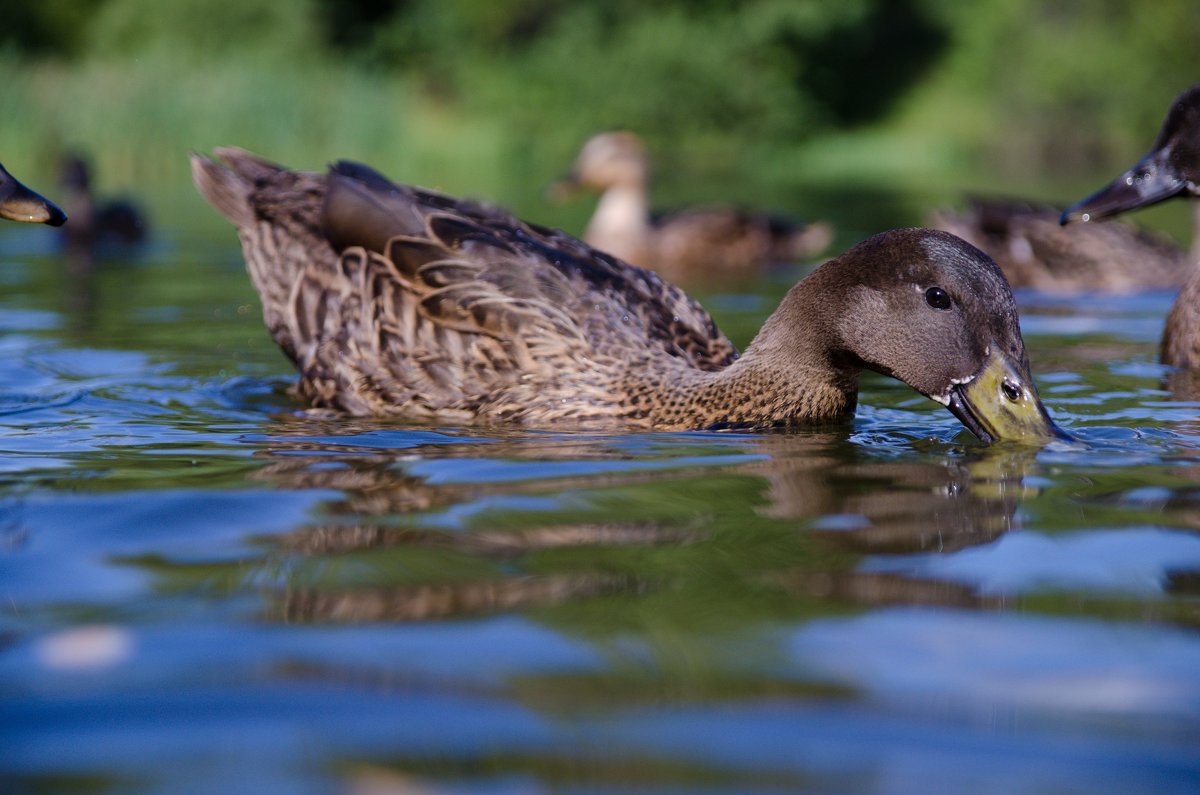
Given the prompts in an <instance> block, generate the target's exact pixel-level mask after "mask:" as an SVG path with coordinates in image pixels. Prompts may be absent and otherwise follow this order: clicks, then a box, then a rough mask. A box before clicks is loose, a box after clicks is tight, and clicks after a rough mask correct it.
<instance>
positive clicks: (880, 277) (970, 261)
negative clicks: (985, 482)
mask: <svg viewBox="0 0 1200 795" xmlns="http://www.w3.org/2000/svg"><path fill="white" fill-rule="evenodd" d="M813 278H816V279H817V281H818V286H819V288H820V289H821V291H822V292H823V293H825V294H826V295H828V296H829V298H830V299H832V300H827V301H825V302H824V305H823V306H822V307H820V308H818V309H817V310H816V311H818V312H820V313H822V314H823V315H824V317H823V318H822V319H821V320H820V327H823V328H825V329H830V328H832V330H833V331H832V336H833V339H834V342H833V344H832V346H831V347H830V350H831V352H832V353H831V355H832V358H833V359H834V361H835V362H837V361H838V360H840V366H841V367H843V368H866V369H869V370H874V371H876V372H880V373H883V374H885V375H890V376H892V377H894V378H897V379H899V380H901V381H903V382H904V383H906V384H908V385H909V386H911V387H912V388H913V389H915V390H917V391H918V392H920V393H921V394H923V395H925V396H926V397H929V398H932V399H933V400H935V401H937V402H938V403H941V404H942V405H943V406H945V407H946V408H948V409H949V410H950V412H951V413H953V414H954V416H956V417H957V418H958V419H959V420H960V421H961V422H962V424H963V425H964V426H966V428H967V430H969V431H971V433H973V434H975V436H977V437H979V439H980V440H982V441H983V442H985V443H991V442H996V441H1000V440H1027V441H1045V440H1048V439H1054V438H1068V439H1069V438H1070V437H1069V436H1067V435H1066V434H1065V433H1064V432H1063V431H1061V430H1059V428H1058V427H1057V426H1056V425H1055V424H1054V422H1053V421H1051V419H1050V416H1049V415H1048V414H1047V412H1046V409H1045V407H1044V406H1043V405H1042V402H1041V400H1040V399H1039V397H1038V393H1037V388H1036V387H1035V386H1034V383H1033V378H1032V376H1031V375H1030V370H1029V357H1028V355H1027V354H1026V352H1025V343H1024V341H1023V340H1022V338H1021V330H1020V327H1019V325H1018V315H1017V307H1016V303H1015V302H1014V300H1013V295H1012V290H1011V289H1009V285H1008V282H1007V281H1006V280H1005V278H1004V275H1003V274H1002V273H1001V272H1000V269H999V267H997V265H996V263H995V262H993V261H992V260H991V258H990V257H988V256H987V255H986V254H984V253H983V252H982V251H980V250H979V249H977V248H975V247H974V246H972V245H970V244H969V243H967V242H966V241H964V240H962V239H961V238H958V237H955V236H954V235H951V234H949V233H946V232H939V231H935V230H931V229H899V230H893V231H891V232H885V233H883V234H880V235H876V236H874V237H872V238H869V239H868V240H866V241H864V242H862V243H860V244H859V245H858V246H855V247H854V248H853V249H851V250H850V251H848V252H847V253H846V254H843V255H842V256H841V257H839V258H837V259H836V260H832V261H830V262H828V263H826V264H825V265H824V266H822V267H821V268H820V269H818V270H817V271H816V272H814V273H813V275H812V276H810V277H809V279H813ZM805 281H808V280H805ZM802 284H803V282H802ZM810 301H811V298H810ZM826 333H827V334H829V332H826Z"/></svg>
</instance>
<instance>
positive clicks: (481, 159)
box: [0, 0, 1200, 208]
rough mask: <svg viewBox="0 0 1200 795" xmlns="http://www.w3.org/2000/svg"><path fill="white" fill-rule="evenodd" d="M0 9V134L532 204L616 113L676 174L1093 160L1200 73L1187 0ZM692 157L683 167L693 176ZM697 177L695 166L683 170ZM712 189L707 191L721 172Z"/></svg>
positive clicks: (921, 169) (147, 171) (1086, 171)
mask: <svg viewBox="0 0 1200 795" xmlns="http://www.w3.org/2000/svg"><path fill="white" fill-rule="evenodd" d="M6 15H7V19H6V24H5V26H3V28H2V29H0V73H2V74H3V75H4V77H5V81H4V82H5V91H3V92H0V157H2V158H3V159H4V160H6V161H7V162H9V163H10V165H13V166H14V167H18V166H17V164H18V163H20V166H19V169H18V170H19V172H20V173H22V174H25V175H30V176H31V178H32V176H36V175H37V174H38V172H39V170H40V171H42V172H48V171H49V170H50V169H51V167H52V166H51V164H52V162H53V158H54V156H55V154H56V152H57V151H59V150H60V149H61V148H64V147H66V146H79V147H83V148H85V149H87V150H90V151H92V152H93V153H94V154H95V156H96V157H97V159H98V160H99V161H100V163H99V166H100V168H99V172H100V175H101V179H102V180H104V179H105V178H108V179H111V180H113V181H115V182H117V183H129V182H132V181H137V182H138V183H139V184H142V185H145V184H149V185H155V184H178V183H182V184H186V182H187V173H186V159H185V158H184V157H183V155H184V152H185V151H186V150H188V149H192V148H194V149H209V148H211V147H213V146H217V145H222V144H230V143H235V144H239V145H242V146H245V147H247V148H251V149H256V150H259V151H261V152H263V153H264V154H267V155H268V156H270V157H273V158H276V159H278V160H281V161H284V162H288V163H290V164H294V165H297V166H302V167H311V168H316V167H320V166H321V165H322V164H323V163H324V162H325V161H327V160H330V159H333V158H335V157H355V158H359V159H363V160H367V161H369V162H372V163H373V164H375V165H377V166H378V167H380V168H382V169H383V170H384V171H385V172H387V173H390V174H393V175H395V176H396V177H397V178H401V179H405V180H409V181H416V182H423V183H425V184H432V185H434V186H439V187H443V188H445V189H447V190H453V191H456V192H461V193H470V194H475V195H483V196H488V197H490V198H494V199H497V200H500V201H504V202H507V203H512V204H516V205H517V206H518V207H519V208H529V207H530V206H532V205H536V204H537V203H538V202H540V201H541V199H540V190H541V187H542V186H543V185H544V184H545V182H546V181H547V180H549V179H550V178H551V177H552V176H553V175H554V174H555V173H557V172H558V171H560V170H561V169H563V168H565V167H566V165H567V164H568V163H569V161H570V159H571V157H572V156H573V154H574V151H575V150H576V148H577V147H578V145H579V144H580V142H581V141H582V140H583V139H584V138H585V137H586V136H587V135H589V134H590V133H592V132H594V131H596V130H598V129H603V128H612V127H624V128H629V129H633V130H635V131H637V132H639V133H641V134H642V135H643V136H645V137H646V139H647V141H648V143H649V145H650V147H651V150H652V152H653V154H654V157H655V161H656V162H657V164H658V167H659V177H660V180H659V185H660V190H661V192H662V193H663V194H664V195H665V196H666V197H668V198H669V199H670V200H679V201H682V200H686V199H694V198H697V197H696V196H694V195H692V193H693V192H694V186H695V185H697V184H707V185H716V186H719V189H720V191H721V193H720V196H721V197H722V198H730V199H734V200H747V199H751V198H756V197H758V196H760V195H761V194H762V192H763V191H767V192H768V193H770V192H772V191H774V193H775V194H778V195H780V196H783V197H785V198H786V196H788V195H791V194H792V193H797V192H799V191H798V189H797V186H800V185H805V184H810V185H811V184H813V183H824V184H826V185H834V184H836V185H847V184H859V185H865V184H880V185H883V184H887V185H908V186H911V185H914V184H915V185H916V186H917V187H918V188H923V186H926V185H942V186H947V185H950V184H961V183H971V184H974V185H976V186H978V185H980V184H986V185H994V186H995V187H996V188H997V189H1002V190H1020V189H1021V188H1022V186H1023V185H1027V184H1033V185H1041V184H1045V183H1046V182H1053V181H1060V182H1061V181H1064V180H1066V181H1073V182H1077V183H1084V182H1088V181H1091V182H1094V181H1096V179H1097V175H1107V174H1108V172H1109V171H1111V170H1112V169H1113V168H1115V167H1117V166H1120V165H1124V164H1125V163H1126V162H1127V161H1129V160H1131V158H1132V157H1134V156H1136V155H1137V154H1139V153H1140V152H1141V151H1142V150H1143V149H1144V148H1145V147H1146V146H1147V145H1148V144H1149V141H1150V139H1151V138H1152V136H1153V134H1154V131H1155V129H1156V128H1157V125H1158V123H1159V120H1160V119H1161V116H1162V114H1163V111H1164V109H1165V108H1166V106H1167V104H1168V103H1169V102H1170V100H1171V98H1172V97H1173V96H1174V95H1175V94H1176V93H1178V92H1179V91H1180V90H1182V89H1183V88H1185V87H1186V86H1188V85H1190V84H1191V83H1193V82H1195V81H1196V80H1197V78H1198V77H1200V70H1198V69H1197V67H1196V64H1195V63H1194V51H1195V42H1196V41H1198V40H1200V5H1198V4H1196V3H1195V2H1194V0H1158V2H1155V3H1152V4H1150V3H1139V2H1134V1H1133V0H1098V1H1096V2H1083V0H1054V1H1053V2H1050V1H1048V0H978V1H977V2H969V3H962V2H957V1H956V0H845V1H844V2H838V3H830V2H821V1H820V0H747V1H746V2H741V3H736V4H734V3H727V2H719V0H607V1H606V0H570V1H568V0H401V1H397V2H385V1H384V0H351V1H349V2H346V1H339V0H292V2H288V3H280V2H276V1H275V0H173V1H172V2H169V3H163V2H159V1H158V0H40V2H38V3H14V4H8V8H7V10H6ZM684 175H686V176H684ZM689 185H690V186H693V187H688V186H689ZM698 198H714V197H711V196H702V197H698Z"/></svg>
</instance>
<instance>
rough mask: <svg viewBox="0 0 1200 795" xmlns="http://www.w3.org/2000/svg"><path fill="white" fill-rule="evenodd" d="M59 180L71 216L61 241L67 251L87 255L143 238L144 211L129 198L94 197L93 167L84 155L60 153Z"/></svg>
mask: <svg viewBox="0 0 1200 795" xmlns="http://www.w3.org/2000/svg"><path fill="white" fill-rule="evenodd" d="M59 183H60V185H61V186H62V189H63V204H65V205H66V206H67V209H68V211H69V212H70V214H71V217H72V218H73V219H74V220H73V221H72V222H71V225H70V226H68V227H66V228H65V229H64V230H63V236H62V238H63V245H64V246H65V247H66V248H67V250H68V251H70V252H72V253H75V254H81V255H87V256H90V255H91V254H93V253H101V254H108V253H114V252H127V251H129V250H130V249H133V248H136V247H137V246H139V245H140V244H141V243H142V242H143V241H144V240H145V239H146V231H147V223H146V218H145V215H144V214H143V213H142V211H141V210H140V209H138V207H137V205H136V204H135V203H134V202H133V201H132V200H131V199H128V198H123V197H117V198H111V199H104V200H98V199H97V198H96V197H95V195H94V194H93V192H92V170H91V167H90V166H89V165H88V161H87V158H85V157H84V156H83V155H81V154H78V153H68V154H66V155H64V156H63V157H62V160H61V162H60V164H59Z"/></svg>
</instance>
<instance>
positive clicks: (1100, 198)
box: [1059, 85, 1200, 224]
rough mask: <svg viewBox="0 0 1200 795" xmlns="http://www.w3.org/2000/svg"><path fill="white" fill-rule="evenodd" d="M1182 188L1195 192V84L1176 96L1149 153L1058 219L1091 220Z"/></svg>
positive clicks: (1199, 147)
mask: <svg viewBox="0 0 1200 795" xmlns="http://www.w3.org/2000/svg"><path fill="white" fill-rule="evenodd" d="M1182 194H1190V195H1197V194H1200V85H1196V86H1192V87H1191V88H1189V89H1188V90H1187V91H1185V92H1183V93H1182V94H1180V95H1179V97H1178V98H1176V100H1175V102H1174V104H1172V105H1171V109H1170V110H1169V111H1168V112H1167V118H1166V120H1165V121H1164V122H1163V126H1162V129H1161V130H1160V131H1159V133H1158V138H1157V139H1156V140H1155V141H1154V147H1153V148H1152V149H1151V150H1150V152H1149V154H1147V155H1146V156H1145V157H1143V158H1142V159H1141V160H1139V161H1137V163H1134V165H1133V167H1132V168H1130V169H1129V170H1128V171H1126V172H1125V173H1123V174H1121V176H1119V177H1117V178H1116V179H1115V180H1113V181H1112V182H1110V183H1109V184H1108V185H1106V186H1104V187H1103V188H1101V189H1100V190H1098V191H1096V192H1095V193H1093V194H1092V195H1091V196H1088V197H1087V198H1086V199H1084V200H1082V201H1080V202H1076V203H1075V204H1073V205H1071V206H1070V207H1068V208H1067V209H1066V210H1063V214H1062V217H1061V218H1060V219H1059V221H1060V222H1061V223H1063V224H1067V223H1070V222H1071V221H1093V220H1097V219H1100V218H1105V217H1108V216H1110V215H1116V214H1117V213H1122V212H1125V211H1126V210H1134V209H1137V208H1139V207H1149V206H1150V205H1152V204H1157V203H1158V202H1160V201H1163V200H1164V199H1169V198H1171V197H1173V196H1179V195H1182Z"/></svg>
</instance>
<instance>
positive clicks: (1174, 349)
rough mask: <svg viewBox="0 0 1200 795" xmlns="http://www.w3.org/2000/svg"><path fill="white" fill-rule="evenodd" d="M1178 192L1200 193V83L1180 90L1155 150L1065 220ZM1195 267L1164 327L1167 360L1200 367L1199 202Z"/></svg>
mask: <svg viewBox="0 0 1200 795" xmlns="http://www.w3.org/2000/svg"><path fill="white" fill-rule="evenodd" d="M1174 196H1192V197H1196V196H1200V85H1195V86H1192V87H1191V88H1189V89H1188V90H1187V91H1184V92H1183V93H1182V94H1180V95H1179V96H1178V97H1177V98H1176V99H1175V102H1174V103H1173V104H1172V105H1171V109H1170V110H1169V111H1168V112H1167V118H1166V119H1165V120H1164V121H1163V125H1162V129H1161V130H1159V133H1158V138H1157V139H1155V141H1154V146H1153V148H1152V149H1151V150H1150V152H1149V153H1148V154H1147V155H1145V156H1144V157H1142V159H1141V160H1139V161H1138V162H1136V163H1134V165H1133V166H1132V167H1131V168H1130V169H1129V170H1128V171H1126V172H1125V173H1124V174H1122V175H1121V176H1119V177H1117V178H1116V179H1115V180H1113V181H1112V182H1111V183H1109V184H1108V185H1106V186H1105V187H1103V188H1101V189H1100V190H1098V191H1096V192H1095V193H1093V194H1092V195H1091V196H1088V197H1087V198H1086V199H1083V200H1081V201H1079V202H1076V203H1075V204H1073V205H1071V206H1070V207H1068V208H1067V209H1066V210H1064V211H1063V213H1062V218H1061V219H1060V220H1061V223H1062V224H1063V225H1064V226H1065V225H1066V224H1068V223H1070V222H1071V221H1083V222H1088V221H1095V220H1099V219H1101V218H1107V217H1109V216H1112V215H1116V214H1118V213H1123V212H1126V211H1128V210H1135V209H1137V208H1139V207H1149V206H1150V205H1152V204H1157V203H1158V202H1161V201H1165V200H1166V199H1170V198H1172V197H1174ZM1192 206H1193V210H1194V215H1193V219H1194V224H1195V231H1194V234H1193V241H1192V252H1191V262H1192V265H1191V268H1190V271H1189V273H1188V276H1187V280H1186V282H1185V283H1184V285H1183V288H1182V289H1181V290H1180V291H1179V296H1178V297H1177V298H1176V299H1175V303H1174V305H1173V306H1172V307H1171V311H1170V312H1169V313H1168V314H1167V322H1166V325H1165V326H1164V328H1163V337H1162V345H1161V349H1160V355H1161V358H1162V361H1163V363H1164V364H1168V365H1171V366H1172V367H1179V368H1200V202H1194V203H1193V205H1192Z"/></svg>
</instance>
